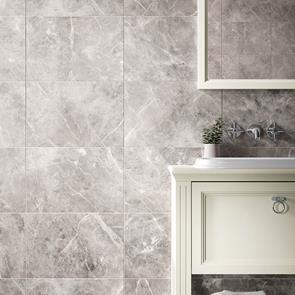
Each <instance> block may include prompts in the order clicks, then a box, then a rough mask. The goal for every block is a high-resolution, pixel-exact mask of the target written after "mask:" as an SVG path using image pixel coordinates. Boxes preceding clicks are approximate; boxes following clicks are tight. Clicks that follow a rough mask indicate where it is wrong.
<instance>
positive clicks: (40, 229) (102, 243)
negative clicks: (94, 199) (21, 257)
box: [26, 214, 123, 278]
mask: <svg viewBox="0 0 295 295" xmlns="http://www.w3.org/2000/svg"><path fill="white" fill-rule="evenodd" d="M26 244H27V276H28V277H29V278H32V277H35V278H42V277H45V278H103V277H110V278H115V277H122V276H123V216H122V215H120V214H117V215H99V214H56V215H55V214H50V215H29V216H27V235H26Z"/></svg>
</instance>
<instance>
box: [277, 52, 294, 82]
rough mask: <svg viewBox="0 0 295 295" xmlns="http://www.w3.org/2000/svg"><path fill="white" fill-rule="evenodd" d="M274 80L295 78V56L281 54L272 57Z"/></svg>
mask: <svg viewBox="0 0 295 295" xmlns="http://www.w3.org/2000/svg"><path fill="white" fill-rule="evenodd" d="M272 68H273V70H272V78H274V79H294V78H295V54H281V55H273V56H272Z"/></svg>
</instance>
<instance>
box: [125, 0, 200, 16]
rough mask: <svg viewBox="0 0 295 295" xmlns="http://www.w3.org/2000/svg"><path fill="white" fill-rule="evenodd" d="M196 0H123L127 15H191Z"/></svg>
mask: <svg viewBox="0 0 295 295" xmlns="http://www.w3.org/2000/svg"><path fill="white" fill-rule="evenodd" d="M196 14H197V0H176V1H168V0H165V1H162V0H125V15H129V16H131V15H132V16H193V15H196Z"/></svg>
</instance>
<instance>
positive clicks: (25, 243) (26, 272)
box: [24, 0, 28, 294]
mask: <svg viewBox="0 0 295 295" xmlns="http://www.w3.org/2000/svg"><path fill="white" fill-rule="evenodd" d="M24 2H25V122H24V123H25V184H24V186H25V208H26V212H27V211H28V195H27V191H28V190H27V77H28V71H27V57H28V54H27V0H25V1H24ZM26 235H27V229H26V221H25V226H24V247H25V249H24V256H25V276H26V278H27V277H28V253H27V249H28V247H27V237H26ZM26 293H27V281H25V294H26Z"/></svg>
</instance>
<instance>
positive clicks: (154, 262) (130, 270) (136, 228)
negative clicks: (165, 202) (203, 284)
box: [124, 214, 171, 278]
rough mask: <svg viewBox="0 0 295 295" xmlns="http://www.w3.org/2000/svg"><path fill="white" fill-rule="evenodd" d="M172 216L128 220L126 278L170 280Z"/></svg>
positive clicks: (136, 215)
mask: <svg viewBox="0 0 295 295" xmlns="http://www.w3.org/2000/svg"><path fill="white" fill-rule="evenodd" d="M170 239H171V238H170V216H169V215H168V214H129V215H127V216H126V221H125V260H124V261H125V277H126V278H142V277H143V278H170Z"/></svg>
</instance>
